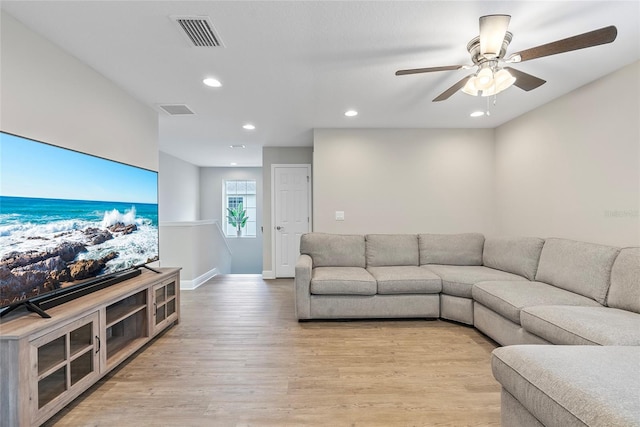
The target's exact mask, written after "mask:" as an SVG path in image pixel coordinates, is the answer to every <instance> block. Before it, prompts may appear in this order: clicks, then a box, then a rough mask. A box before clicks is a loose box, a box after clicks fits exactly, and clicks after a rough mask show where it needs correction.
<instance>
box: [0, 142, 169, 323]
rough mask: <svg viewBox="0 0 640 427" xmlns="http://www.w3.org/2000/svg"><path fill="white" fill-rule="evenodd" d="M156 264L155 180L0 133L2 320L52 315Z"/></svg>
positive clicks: (103, 161) (119, 166)
mask: <svg viewBox="0 0 640 427" xmlns="http://www.w3.org/2000/svg"><path fill="white" fill-rule="evenodd" d="M158 258H159V241H158V173H157V172H155V171H152V170H147V169H143V168H140V167H136V166H132V165H128V164H124V163H119V162H115V161H112V160H107V159H104V158H100V157H96V156H92V155H89V154H84V153H81V152H77V151H73V150H69V149H66V148H62V147H58V146H55V145H51V144H47V143H44V142H40V141H36V140H33V139H29V138H25V137H21V136H18V135H13V134H10V133H6V132H0V316H2V315H3V314H6V313H7V312H9V311H11V310H13V309H15V308H17V307H18V306H20V305H26V306H27V308H28V309H30V310H32V311H37V312H39V311H38V310H44V309H47V308H50V307H52V306H54V305H57V304H59V303H61V302H65V301H67V300H69V299H72V298H74V297H76V296H81V295H84V294H87V293H89V292H91V291H93V290H95V289H96V288H102V287H105V286H109V285H111V284H113V283H116V282H118V281H121V280H124V279H126V278H129V277H133V276H134V275H136V274H139V273H140V267H141V266H146V264H148V263H151V262H153V261H156V260H158ZM40 314H41V315H43V314H42V313H40ZM44 315H45V316H46V313H44Z"/></svg>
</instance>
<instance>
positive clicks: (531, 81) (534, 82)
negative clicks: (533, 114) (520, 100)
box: [504, 67, 547, 92]
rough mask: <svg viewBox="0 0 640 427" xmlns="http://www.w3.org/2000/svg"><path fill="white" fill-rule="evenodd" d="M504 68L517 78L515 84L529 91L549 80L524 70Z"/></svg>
mask: <svg viewBox="0 0 640 427" xmlns="http://www.w3.org/2000/svg"><path fill="white" fill-rule="evenodd" d="M504 69H505V70H507V71H508V72H509V73H511V75H512V76H513V77H515V78H516V81H515V83H514V85H515V86H518V87H519V88H520V89H522V90H526V91H527V92H529V91H530V90H533V89H535V88H537V87H540V86H542V85H543V84H545V83H546V82H547V81H546V80H542V79H540V78H538V77H536V76H532V75H531V74H527V73H525V72H524V71H520V70H516V69H515V68H511V67H505V68H504Z"/></svg>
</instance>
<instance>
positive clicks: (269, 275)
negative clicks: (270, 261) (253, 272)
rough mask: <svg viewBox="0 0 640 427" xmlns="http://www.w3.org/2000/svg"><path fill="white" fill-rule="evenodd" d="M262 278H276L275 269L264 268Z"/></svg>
mask: <svg viewBox="0 0 640 427" xmlns="http://www.w3.org/2000/svg"><path fill="white" fill-rule="evenodd" d="M262 278H263V279H267V280H268V279H275V278H276V272H275V271H268V270H265V271H263V272H262Z"/></svg>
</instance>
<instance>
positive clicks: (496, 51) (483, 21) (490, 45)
mask: <svg viewBox="0 0 640 427" xmlns="http://www.w3.org/2000/svg"><path fill="white" fill-rule="evenodd" d="M510 20H511V16H509V15H487V16H482V17H480V53H481V54H482V56H484V57H485V58H487V59H493V58H497V57H498V56H500V50H501V49H502V43H503V42H504V37H505V34H506V32H507V28H508V27H509V21H510Z"/></svg>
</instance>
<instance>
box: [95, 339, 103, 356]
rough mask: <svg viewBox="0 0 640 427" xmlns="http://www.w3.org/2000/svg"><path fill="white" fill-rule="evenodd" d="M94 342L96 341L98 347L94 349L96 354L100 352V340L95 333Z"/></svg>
mask: <svg viewBox="0 0 640 427" xmlns="http://www.w3.org/2000/svg"><path fill="white" fill-rule="evenodd" d="M96 342H97V343H98V349H97V350H96V354H98V353H99V352H100V347H102V342H101V341H100V337H99V336H97V335H96Z"/></svg>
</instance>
